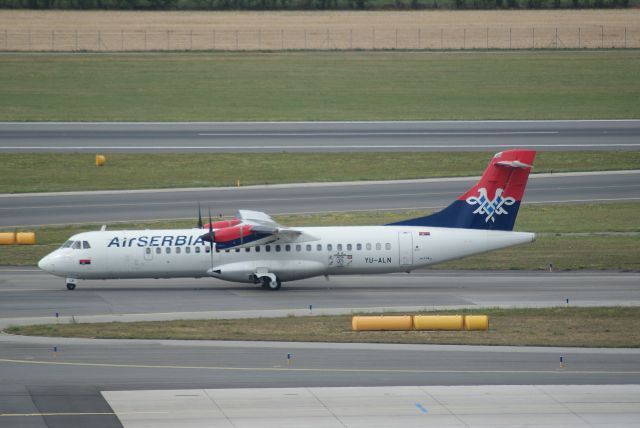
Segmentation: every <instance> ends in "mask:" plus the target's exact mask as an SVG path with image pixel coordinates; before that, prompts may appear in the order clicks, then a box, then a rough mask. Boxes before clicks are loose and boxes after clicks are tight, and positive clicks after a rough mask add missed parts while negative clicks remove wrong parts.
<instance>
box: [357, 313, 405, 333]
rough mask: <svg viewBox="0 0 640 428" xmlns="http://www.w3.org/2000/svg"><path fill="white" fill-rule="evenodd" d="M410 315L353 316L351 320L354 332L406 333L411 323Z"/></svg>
mask: <svg viewBox="0 0 640 428" xmlns="http://www.w3.org/2000/svg"><path fill="white" fill-rule="evenodd" d="M411 318H412V317H411V315H399V316H355V317H353V318H352V319H351V328H352V329H353V330H354V331H408V330H411V327H412V326H413V322H412V320H411Z"/></svg>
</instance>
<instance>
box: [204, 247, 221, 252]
mask: <svg viewBox="0 0 640 428" xmlns="http://www.w3.org/2000/svg"><path fill="white" fill-rule="evenodd" d="M216 251H218V250H216ZM204 252H205V253H207V254H208V253H210V252H211V247H209V246H207V247H204Z"/></svg>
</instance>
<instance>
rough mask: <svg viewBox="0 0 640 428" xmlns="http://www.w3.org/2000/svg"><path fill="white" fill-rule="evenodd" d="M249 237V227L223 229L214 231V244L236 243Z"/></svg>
mask: <svg viewBox="0 0 640 428" xmlns="http://www.w3.org/2000/svg"><path fill="white" fill-rule="evenodd" d="M236 224H237V223H236ZM249 235H251V225H247V226H232V227H225V228H223V229H219V230H216V232H215V242H229V241H236V240H240V239H242V238H245V237H247V236H249Z"/></svg>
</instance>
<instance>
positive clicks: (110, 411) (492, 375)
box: [0, 268, 640, 427]
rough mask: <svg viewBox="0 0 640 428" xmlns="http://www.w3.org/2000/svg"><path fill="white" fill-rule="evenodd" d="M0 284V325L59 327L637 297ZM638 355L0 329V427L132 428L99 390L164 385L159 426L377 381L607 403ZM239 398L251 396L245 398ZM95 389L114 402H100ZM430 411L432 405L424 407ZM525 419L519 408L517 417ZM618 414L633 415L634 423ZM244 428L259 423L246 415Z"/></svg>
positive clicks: (19, 279)
mask: <svg viewBox="0 0 640 428" xmlns="http://www.w3.org/2000/svg"><path fill="white" fill-rule="evenodd" d="M0 278H1V281H0V296H1V298H0V314H2V317H3V318H4V319H3V320H2V325H6V324H8V323H20V321H21V320H24V319H31V320H34V319H35V320H36V321H54V320H55V317H54V313H55V312H59V314H60V322H65V321H68V320H69V316H74V318H76V320H80V321H82V320H84V318H83V317H87V316H96V315H99V314H103V315H106V316H112V317H114V318H117V319H120V320H126V319H127V316H128V315H132V314H133V315H136V316H138V317H139V316H140V315H141V314H142V315H143V318H144V316H145V315H146V316H148V317H153V316H155V315H157V314H161V315H162V316H163V317H165V318H181V317H184V314H195V315H196V316H198V315H199V316H200V317H201V316H202V315H203V314H205V315H210V314H211V313H217V314H218V315H221V316H225V315H229V314H230V313H231V312H236V316H237V314H238V313H240V314H241V315H243V316H246V315H251V314H262V315H264V314H272V315H273V314H278V313H280V314H281V315H282V314H286V313H289V312H294V311H309V305H310V304H311V305H313V309H312V311H313V313H315V314H319V313H322V312H323V311H325V310H329V309H331V308H344V309H348V308H353V307H359V308H374V307H399V306H404V307H408V306H412V307H415V306H416V305H420V306H422V307H449V308H455V307H463V306H465V307H468V306H476V307H477V306H498V305H503V306H511V305H514V306H536V305H539V306H553V305H564V304H566V299H567V298H569V299H570V300H569V302H570V303H569V304H570V305H584V306H588V305H603V304H630V305H637V304H639V303H640V289H639V288H638V287H637V283H638V279H639V277H638V274H631V273H618V274H616V273H591V272H585V273H578V274H564V273H562V274H551V273H547V272H532V273H527V272H516V273H514V272H503V273H493V272H431V271H420V272H417V273H414V274H411V275H406V274H403V275H383V276H372V277H336V278H332V279H331V281H329V282H327V281H325V280H324V279H310V280H305V281H300V282H294V283H290V284H287V286H286V288H283V290H281V292H279V293H267V292H265V291H264V290H262V289H260V288H257V287H251V286H245V285H241V284H230V283H224V282H220V281H217V280H214V279H210V280H209V279H201V280H144V281H95V282H90V281H82V282H80V284H79V285H78V288H77V289H76V290H75V291H73V292H69V291H67V290H66V289H64V288H63V286H64V285H63V284H62V282H61V281H60V280H59V278H55V277H52V276H50V275H48V274H45V273H42V272H40V271H38V270H35V269H8V268H7V269H3V270H2V271H0ZM265 322H268V319H267V318H265ZM287 354H291V355H293V361H292V362H289V361H290V360H287ZM560 356H562V357H563V359H564V361H565V363H566V366H565V367H564V368H563V369H560V368H559V357H560ZM639 356H640V350H637V349H579V348H536V347H524V348H516V347H468V346H436V345H385V344H321V343H277V342H215V341H205V342H195V341H159V340H151V341H142V340H137V341H125V340H91V339H64V338H28V337H12V336H7V335H0V376H1V377H2V379H1V382H0V426H15V425H20V426H34V427H43V426H48V427H63V426H64V427H70V426H71V427H74V426H77V427H80V426H95V427H114V426H122V425H121V422H123V421H124V422H125V426H137V425H135V424H133V423H132V422H131V420H132V419H131V418H133V417H134V416H135V415H137V417H138V418H143V420H149V418H151V419H152V420H153V418H152V414H149V413H144V411H145V410H144V409H145V406H146V405H145V404H144V403H145V401H144V400H141V399H133V398H132V399H131V400H129V401H128V403H129V406H133V408H134V409H133V410H131V408H129V410H126V409H125V410H124V411H123V409H122V407H121V406H122V401H119V400H120V399H119V398H118V397H122V395H121V394H122V392H121V393H115V392H114V393H113V394H111V395H110V393H108V391H139V390H152V391H157V392H153V393H146V394H143V396H146V397H152V396H156V397H159V396H162V391H166V390H171V391H173V392H171V393H170V395H171V397H170V398H171V399H169V398H166V397H165V399H164V401H163V403H165V404H164V406H165V410H167V409H174V408H175V407H172V406H178V407H179V408H182V409H183V410H185V409H186V411H185V412H183V413H180V412H177V413H176V412H175V411H171V412H169V414H167V415H165V419H164V420H166V421H174V422H176V423H177V422H180V424H184V423H186V421H188V420H198V421H201V422H202V420H203V419H199V417H202V413H199V411H198V410H197V409H195V408H193V407H191V406H193V404H192V403H193V401H189V402H188V403H189V404H188V405H182V406H180V404H179V403H180V401H179V400H181V399H185V400H186V399H189V400H195V398H194V392H193V390H204V389H211V388H218V389H220V388H222V389H229V388H243V389H244V388H273V387H277V388H284V387H286V388H315V387H358V388H360V387H368V386H371V387H374V386H375V387H383V388H382V390H381V391H382V392H381V394H390V393H391V392H389V391H390V389H389V388H390V387H393V386H397V385H404V386H422V387H424V386H430V385H450V386H452V385H460V386H473V385H475V386H477V387H476V388H477V389H476V391H485V390H486V388H489V387H487V385H602V387H589V388H595V389H593V393H592V394H591V395H590V397H591V398H590V399H591V400H592V404H593V405H597V406H604V405H606V404H603V403H606V402H607V399H605V398H604V397H605V396H606V393H605V391H610V389H608V388H611V387H605V386H604V385H626V384H638V383H640V358H639ZM615 391H616V390H614V391H613V393H615ZM634 391H635V390H634ZM250 393H253V394H259V393H260V392H259V391H255V390H254V391H253V392H250V391H247V394H250ZM290 393H292V394H293V393H294V392H290ZM103 394H105V395H106V396H108V397H111V398H110V399H109V401H107V400H105V398H104V395H103ZM461 394H462V396H467V395H466V394H469V391H468V390H467V389H464V391H462V392H461ZM602 394H605V395H602ZM616 394H617V393H616ZM165 395H166V393H165ZM356 395H357V393H356ZM472 395H473V394H472ZM623 395H624V394H623ZM615 396H617V395H615ZM624 396H625V397H627V399H628V400H630V401H631V402H633V403H635V402H638V401H640V396H639V395H638V393H637V392H633V391H632V394H631V395H630V396H629V395H624ZM180 397H182V398H180ZM189 397H191V398H189ZM608 397H609V400H610V399H612V398H611V397H612V396H608ZM476 399H477V395H476V398H473V399H470V401H469V402H467V403H466V405H465V406H464V407H463V408H460V409H459V410H455V411H454V410H452V414H453V415H457V414H458V413H459V412H462V414H464V413H465V412H467V414H469V413H468V412H469V409H470V408H473V406H475V405H476V404H474V403H476V401H474V400H476ZM175 400H178V401H177V402H176V401H175ZM176 403H178V404H176ZM609 403H610V402H609ZM111 404H113V405H114V406H116V408H115V409H114V408H112V407H111ZM405 404H406V403H405ZM413 404H414V403H411V405H413ZM610 405H611V404H609V406H610ZM429 406H431V407H430V408H431V409H432V410H433V405H432V404H430V405H429ZM469 406H471V407H469ZM530 406H531V404H529V407H527V405H524V407H525V408H531V407H530ZM258 408H260V404H259V403H255V404H254V405H253V406H252V407H249V408H247V409H246V410H245V412H244V413H245V414H246V413H247V412H254V411H256V409H258ZM349 408H350V409H354V408H357V406H356V407H349ZM495 408H497V409H498V410H496V411H499V412H503V411H504V407H502V406H497V407H492V409H495ZM136 409H137V410H136ZM291 409H293V408H291ZM565 410H566V409H565ZM537 411H538V416H539V417H542V415H547V413H545V412H550V413H548V418H550V419H548V420H551V421H554V420H555V421H558V420H559V419H557V418H558V417H559V414H558V413H557V409H556V410H553V409H551V410H549V409H547V410H544V409H538V410H537ZM123 412H124V413H123ZM518 412H519V413H518ZM522 412H523V410H522V408H520V410H518V411H517V412H516V413H515V415H521V414H522ZM365 413H367V412H365ZM578 413H580V411H578ZM2 414H4V415H14V416H2ZM367 414H368V413H367ZM286 415H287V413H286V412H284V413H280V417H281V418H284V419H283V420H284V421H289V422H291V421H292V419H290V418H289V419H287V417H286ZM496 415H497V414H493V418H494V419H493V420H496V419H495V418H496V417H497V416H496ZM365 416H366V415H365ZM478 417H479V416H478ZM512 417H513V416H512ZM592 417H593V416H592ZM144 418H147V419H144ZM192 418H195V419H192ZM554 418H555V419H554ZM629 418H631V419H629V420H634V419H633V416H629ZM204 420H205V421H209V419H204ZM154 421H155V422H157V420H154ZM436 425H437V424H436ZM195 426H207V424H206V423H203V424H200V425H198V424H196V425H195ZM209 426H210V425H209ZM244 426H263V425H261V423H260V422H255V421H254V423H253V424H251V423H248V422H246V421H245V425H244ZM321 426H327V425H321ZM348 426H357V425H348ZM463 426H464V425H463ZM585 426H589V425H585Z"/></svg>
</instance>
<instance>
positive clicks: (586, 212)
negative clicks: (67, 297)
mask: <svg viewBox="0 0 640 428" xmlns="http://www.w3.org/2000/svg"><path fill="white" fill-rule="evenodd" d="M612 212H615V213H616V214H615V215H611V213H612ZM424 214H425V213H424V212H417V211H414V212H398V213H393V212H391V213H388V212H369V213H336V214H322V215H320V214H318V215H304V216H302V215H298V216H275V219H276V220H277V221H278V222H280V223H281V224H284V225H287V226H332V225H344V226H346V225H368V224H385V223H390V222H393V221H398V220H401V219H406V218H410V217H416V216H419V215H424ZM639 218H640V202H636V203H612V204H584V205H582V204H581V205H524V206H523V207H522V208H521V209H520V212H519V215H518V221H517V223H516V230H521V231H529V232H536V233H538V234H539V235H538V238H537V239H536V241H535V242H533V243H532V244H527V245H523V246H520V247H515V248H510V249H506V250H501V251H496V252H493V253H490V254H487V255H479V256H474V257H469V258H466V259H463V260H459V261H453V262H448V263H444V264H441V265H436V266H434V269H525V270H544V269H548V266H549V264H550V263H552V264H553V266H554V269H555V270H576V269H618V270H634V271H637V270H640V259H639V258H638V254H640V235H639V234H638V232H640V221H639V220H638V219H639ZM194 224H195V219H189V220H176V221H171V222H168V221H165V222H154V223H135V224H112V225H109V229H145V228H171V227H193V226H194ZM98 228H99V225H82V226H59V227H45V228H38V229H36V232H37V239H38V245H36V246H26V245H25V246H19V245H14V246H0V263H1V264H3V265H15V266H29V265H35V264H36V263H37V261H38V260H39V259H40V258H41V257H43V256H44V255H45V254H47V253H49V252H51V251H53V250H54V249H55V248H57V247H58V246H59V245H60V244H62V243H63V242H64V241H65V240H66V239H67V238H68V237H69V236H71V235H73V234H75V233H79V232H83V231H88V230H97V229H98Z"/></svg>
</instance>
